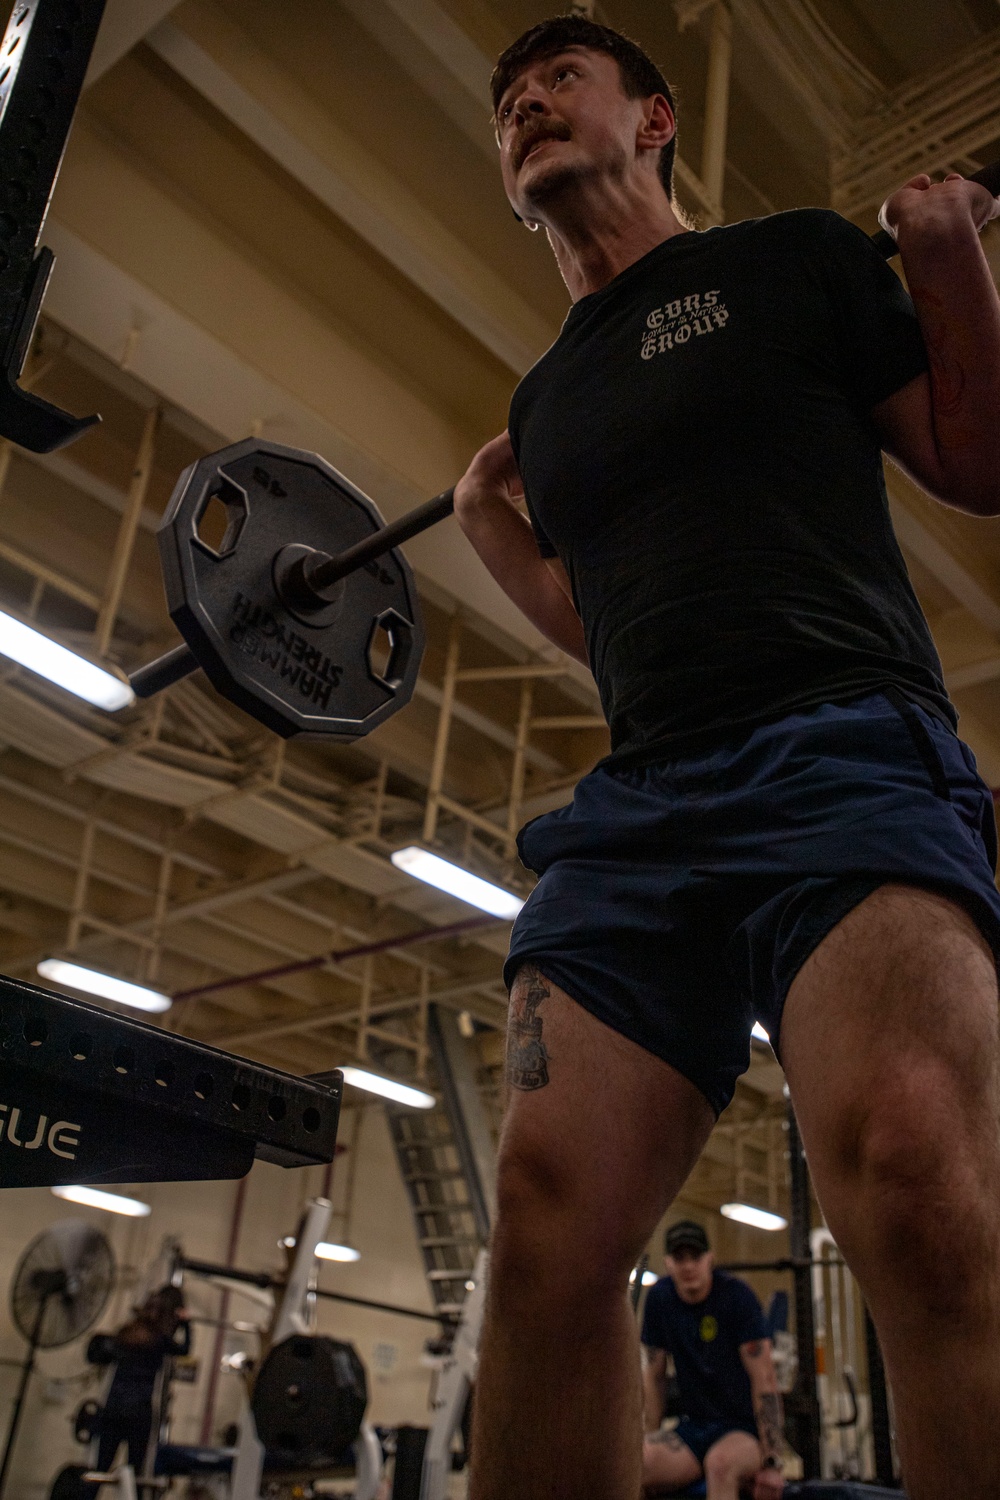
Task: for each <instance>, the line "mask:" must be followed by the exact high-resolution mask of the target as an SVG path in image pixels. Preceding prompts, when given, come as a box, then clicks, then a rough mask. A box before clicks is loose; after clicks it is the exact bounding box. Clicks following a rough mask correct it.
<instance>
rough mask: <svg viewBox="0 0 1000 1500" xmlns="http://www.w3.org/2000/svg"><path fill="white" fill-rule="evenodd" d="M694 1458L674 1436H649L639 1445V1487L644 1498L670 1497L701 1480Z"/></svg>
mask: <svg viewBox="0 0 1000 1500" xmlns="http://www.w3.org/2000/svg"><path fill="white" fill-rule="evenodd" d="M702 1472H703V1471H702V1467H701V1464H700V1463H699V1461H698V1459H697V1457H696V1456H695V1454H693V1453H692V1452H691V1449H690V1448H689V1447H688V1446H687V1444H686V1443H685V1442H684V1441H683V1440H682V1439H681V1438H680V1437H679V1436H678V1434H677V1433H676V1432H673V1431H668V1432H663V1431H661V1432H652V1433H648V1434H647V1435H646V1438H645V1440H644V1442H643V1445H642V1484H643V1489H644V1491H645V1493H646V1494H647V1495H650V1496H652V1495H659V1494H669V1493H670V1492H671V1490H678V1489H680V1487H681V1485H688V1484H693V1483H694V1481H695V1480H696V1479H700V1478H701V1476H702Z"/></svg>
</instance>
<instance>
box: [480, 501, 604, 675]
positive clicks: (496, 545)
mask: <svg viewBox="0 0 1000 1500" xmlns="http://www.w3.org/2000/svg"><path fill="white" fill-rule="evenodd" d="M456 515H457V518H458V523H459V525H460V526H461V528H462V530H463V532H464V533H465V535H466V537H467V538H468V540H469V541H470V542H471V543H472V546H473V547H474V549H475V551H476V552H477V553H478V554H479V557H480V558H481V559H482V561H483V563H484V564H485V565H486V567H487V569H488V570H489V572H490V573H491V574H492V575H493V577H494V579H495V580H496V582H497V583H498V584H499V585H500V587H501V588H502V589H503V591H504V593H505V594H506V595H507V597H508V598H509V599H511V600H513V602H514V603H515V604H516V605H517V607H518V609H519V610H521V612H522V614H524V615H526V616H527V617H528V619H529V620H530V621H531V623H532V624H533V625H534V626H535V627H536V628H537V629H538V630H540V631H541V632H542V634H543V635H544V636H546V637H547V638H548V639H549V640H550V641H552V643H553V644H554V645H556V646H558V647H559V649H560V650H561V651H565V652H566V654H567V656H572V657H574V658H575V659H576V660H577V661H581V662H583V664H584V665H585V666H589V662H588V659H587V643H586V639H585V637H584V633H583V624H582V622H581V620H580V616H579V615H578V614H577V612H576V610H575V609H574V608H573V604H572V602H571V600H569V599H568V598H567V597H566V595H565V593H564V592H563V590H562V589H561V588H560V587H559V585H558V583H557V582H556V580H555V579H554V578H553V576H552V574H551V573H550V572H549V569H548V568H547V567H546V566H545V563H544V561H543V560H542V558H541V557H540V556H539V554H538V547H537V545H536V543H535V537H534V533H533V531H532V529H531V523H530V521H529V520H528V518H527V517H526V516H524V515H522V513H521V512H520V511H519V510H516V509H515V507H514V506H513V505H510V504H508V503H507V502H506V501H504V500H500V499H493V498H486V499H483V500H480V501H478V502H476V503H474V504H465V505H463V506H462V507H461V508H459V507H457V506H456Z"/></svg>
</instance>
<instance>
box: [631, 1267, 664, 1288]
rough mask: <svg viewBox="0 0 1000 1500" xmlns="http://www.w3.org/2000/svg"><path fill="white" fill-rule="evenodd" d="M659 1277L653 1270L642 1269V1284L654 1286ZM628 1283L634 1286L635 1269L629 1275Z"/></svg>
mask: <svg viewBox="0 0 1000 1500" xmlns="http://www.w3.org/2000/svg"><path fill="white" fill-rule="evenodd" d="M659 1279H660V1278H659V1276H657V1274H656V1272H655V1271H643V1273H642V1284H643V1286H655V1285H656V1283H657V1282H658V1281H659ZM628 1284H629V1286H635V1271H633V1272H632V1274H631V1276H630V1277H629V1279H628Z"/></svg>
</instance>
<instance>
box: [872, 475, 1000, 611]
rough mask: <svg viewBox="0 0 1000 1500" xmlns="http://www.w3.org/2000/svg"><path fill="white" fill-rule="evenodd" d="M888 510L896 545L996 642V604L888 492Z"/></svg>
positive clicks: (999, 606)
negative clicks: (918, 564) (946, 591)
mask: <svg viewBox="0 0 1000 1500" xmlns="http://www.w3.org/2000/svg"><path fill="white" fill-rule="evenodd" d="M890 483H891V480H890ZM889 509H890V512H891V514H892V524H893V528H894V530H895V532H896V536H897V538H898V540H899V542H900V545H901V546H903V547H905V548H907V550H908V551H910V552H912V553H913V556H914V557H916V558H919V560H920V561H921V562H922V563H923V564H924V567H925V568H928V569H929V570H930V572H932V573H933V574H934V576H935V578H937V579H938V580H939V581H940V582H941V583H943V584H944V586H945V588H946V589H948V591H949V592H950V593H951V594H953V595H954V596H955V598H956V599H957V600H958V602H959V604H962V605H964V607H965V608H966V609H967V610H968V611H969V613H970V614H971V615H972V616H973V617H974V618H975V619H976V620H978V621H979V623H980V625H982V626H984V627H985V629H987V630H989V631H991V632H992V634H993V635H995V636H997V637H998V638H1000V603H997V601H996V599H994V598H993V596H992V594H990V593H988V592H987V591H986V589H985V588H983V585H982V584H981V583H980V582H979V581H978V579H976V578H974V577H973V576H972V574H971V573H970V572H969V570H968V569H967V568H966V567H964V566H963V564H962V563H960V562H959V561H958V559H957V558H956V557H955V556H954V554H953V553H951V552H950V551H949V550H948V548H947V547H946V546H944V544H943V543H942V542H940V541H938V539H937V537H936V536H934V535H933V533H932V532H931V531H930V530H929V528H928V527H927V526H925V525H924V523H923V521H921V520H920V518H919V517H918V516H916V515H915V514H914V512H913V511H912V510H910V508H909V507H908V506H907V505H904V504H903V503H902V502H901V501H900V500H899V499H897V498H896V497H895V496H894V495H892V493H891V491H890V497H889Z"/></svg>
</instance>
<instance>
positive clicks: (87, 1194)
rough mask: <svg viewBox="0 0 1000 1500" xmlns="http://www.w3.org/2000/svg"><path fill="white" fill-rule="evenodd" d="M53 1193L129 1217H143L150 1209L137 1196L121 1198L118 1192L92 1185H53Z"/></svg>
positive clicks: (87, 1205) (88, 1206)
mask: <svg viewBox="0 0 1000 1500" xmlns="http://www.w3.org/2000/svg"><path fill="white" fill-rule="evenodd" d="M52 1191H53V1193H54V1194H55V1195H56V1197H57V1198H65V1199H66V1201H67V1202H68V1203H82V1204H84V1206H85V1207H86V1208H103V1209H106V1210H107V1212H108V1213H109V1214H125V1216H126V1217H127V1218H129V1219H144V1218H145V1217H146V1215H147V1214H148V1213H151V1212H152V1210H151V1208H150V1206H149V1204H148V1203H140V1202H139V1200H138V1198H123V1197H122V1196H121V1195H120V1194H119V1193H102V1192H101V1191H100V1189H99V1188H92V1187H54V1188H53V1189H52Z"/></svg>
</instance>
